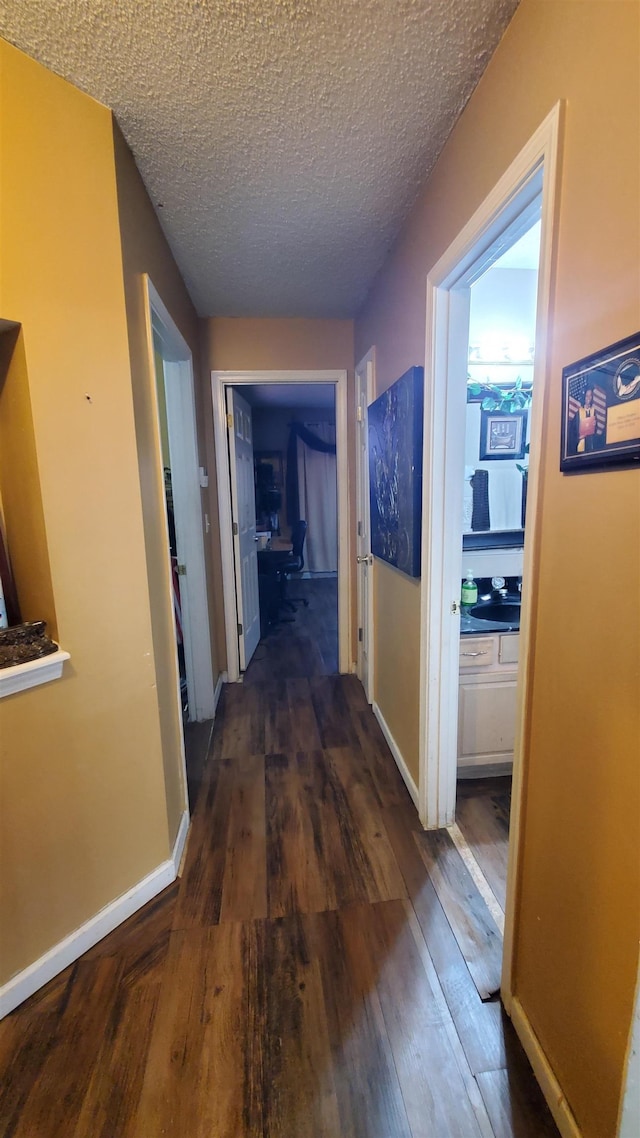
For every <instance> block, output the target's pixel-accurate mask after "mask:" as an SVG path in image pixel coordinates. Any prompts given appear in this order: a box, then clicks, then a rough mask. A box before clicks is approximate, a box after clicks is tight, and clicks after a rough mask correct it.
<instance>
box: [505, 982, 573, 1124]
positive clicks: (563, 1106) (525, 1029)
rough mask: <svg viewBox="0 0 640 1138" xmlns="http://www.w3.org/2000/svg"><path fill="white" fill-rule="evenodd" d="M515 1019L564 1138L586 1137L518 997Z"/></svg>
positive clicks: (513, 1010)
mask: <svg viewBox="0 0 640 1138" xmlns="http://www.w3.org/2000/svg"><path fill="white" fill-rule="evenodd" d="M511 1019H512V1021H513V1026H514V1028H515V1029H516V1033H517V1036H518V1039H519V1040H520V1042H521V1044H522V1046H523V1048H524V1050H525V1052H526V1055H527V1058H528V1060H529V1062H530V1063H531V1066H532V1067H533V1073H534V1075H535V1077H536V1079H537V1080H538V1083H539V1085H540V1089H541V1091H542V1093H543V1095H544V1097H545V1100H546V1102H547V1105H548V1107H549V1110H550V1111H551V1113H552V1115H553V1119H554V1122H555V1124H556V1126H557V1127H558V1130H559V1131H560V1134H561V1135H562V1138H582V1131H581V1130H580V1128H579V1126H578V1123H577V1122H576V1120H575V1118H574V1116H573V1113H572V1111H571V1108H570V1106H569V1104H568V1102H567V1100H566V1098H565V1097H564V1094H563V1093H562V1088H561V1086H560V1084H559V1082H558V1080H557V1079H556V1077H555V1075H554V1073H553V1070H552V1069H551V1064H550V1063H549V1060H548V1059H547V1056H546V1055H545V1053H544V1051H543V1050H542V1047H541V1045H540V1041H539V1039H538V1037H537V1035H536V1033H535V1032H534V1030H533V1028H532V1026H531V1024H530V1022H529V1019H528V1016H527V1013H526V1012H525V1011H524V1008H523V1007H522V1004H521V1003H520V1001H519V1000H518V999H517V997H515V996H514V997H513V999H512V1001H511Z"/></svg>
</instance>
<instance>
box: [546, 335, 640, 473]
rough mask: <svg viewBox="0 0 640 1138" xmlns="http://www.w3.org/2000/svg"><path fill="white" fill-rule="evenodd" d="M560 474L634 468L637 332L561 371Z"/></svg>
mask: <svg viewBox="0 0 640 1138" xmlns="http://www.w3.org/2000/svg"><path fill="white" fill-rule="evenodd" d="M561 447H562V449H561V454H560V469H561V470H562V471H563V472H564V473H568V472H569V471H572V470H578V471H579V470H595V469H603V468H606V467H608V466H620V465H625V466H629V465H632V464H634V463H640V332H638V333H636V335H635V336H628V337H627V339H626V340H620V341H619V342H618V343H617V344H612V345H611V346H610V347H609V348H605V349H604V350H603V351H601V352H595V353H594V354H593V355H591V356H587V357H586V358H585V359H583V360H578V361H577V362H576V363H574V364H570V365H569V366H568V367H565V368H563V371H562V444H561Z"/></svg>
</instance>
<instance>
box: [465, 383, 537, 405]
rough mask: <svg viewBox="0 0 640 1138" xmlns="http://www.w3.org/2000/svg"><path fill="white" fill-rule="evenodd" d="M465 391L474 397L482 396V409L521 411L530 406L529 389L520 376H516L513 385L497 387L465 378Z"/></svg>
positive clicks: (493, 384)
mask: <svg viewBox="0 0 640 1138" xmlns="http://www.w3.org/2000/svg"><path fill="white" fill-rule="evenodd" d="M467 391H468V392H469V394H470V395H474V396H475V397H476V398H477V397H478V396H482V400H481V407H482V410H483V411H508V412H512V411H523V410H525V408H527V407H530V406H531V389H530V388H529V389H527V390H525V388H524V387H523V384H522V376H518V378H517V379H516V381H515V383H514V385H513V387H511V388H506V389H505V388H504V387H498V386H497V385H496V384H495V383H478V382H477V381H476V380H472V379H471V378H468V379H467Z"/></svg>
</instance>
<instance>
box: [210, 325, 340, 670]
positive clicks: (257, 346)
mask: <svg viewBox="0 0 640 1138" xmlns="http://www.w3.org/2000/svg"><path fill="white" fill-rule="evenodd" d="M202 359H203V380H204V383H203V393H204V396H205V399H206V405H205V408H204V421H205V426H206V430H207V432H208V434H207V453H208V456H209V457H208V461H209V469H210V471H212V470H213V469H214V444H213V411H212V407H211V382H210V373H211V372H212V371H234V370H235V371H295V369H296V368H300V370H301V371H322V370H324V371H339V370H346V371H347V383H348V407H347V415H348V436H349V485H350V488H351V495H350V503H349V504H350V516H351V527H352V531H353V530H354V529H355V450H354V447H353V440H354V437H355V410H354V401H355V388H354V378H353V369H354V356H353V321H352V320H307V319H304V318H301V317H292V318H289V319H287V318H264V317H263V318H260V317H256V318H252V317H228V316H217V317H213V318H212V319H210V320H207V321H205V322H204V335H203V346H202ZM355 588H356V580H355V573H354V572H352V574H351V613H352V620H351V625H352V627H351V647H352V655H354V653H355V644H356V622H357V617H356V598H355ZM216 613H217V621H218V626H219V627H220V628H223V627H224V613H223V610H222V596H221V594H220V595H219V597H218V604H217V609H216ZM221 650H222V651H224V649H223V648H222V649H221Z"/></svg>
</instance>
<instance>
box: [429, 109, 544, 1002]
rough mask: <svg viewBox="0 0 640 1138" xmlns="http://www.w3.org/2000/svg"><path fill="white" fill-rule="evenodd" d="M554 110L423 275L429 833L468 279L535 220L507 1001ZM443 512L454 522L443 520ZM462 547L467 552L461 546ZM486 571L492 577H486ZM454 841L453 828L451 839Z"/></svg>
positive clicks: (437, 820)
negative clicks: (537, 255) (537, 229)
mask: <svg viewBox="0 0 640 1138" xmlns="http://www.w3.org/2000/svg"><path fill="white" fill-rule="evenodd" d="M559 129H560V105H559V104H558V105H557V106H556V107H555V108H554V109H553V111H552V112H551V113H550V114H549V115H548V116H547V118H546V119H545V121H544V122H543V123H542V124H541V126H540V127H539V129H538V130H537V131H536V133H535V135H534V136H533V137H532V138H531V140H530V141H529V143H528V144H527V145H526V146H525V147H524V149H523V150H522V151H521V153H520V154H519V155H518V157H517V158H516V159H515V161H514V162H513V163H512V165H511V166H510V167H509V169H508V170H507V171H506V173H505V174H504V176H503V177H502V179H501V180H500V182H499V183H498V184H497V186H496V187H495V188H494V190H493V191H492V193H491V194H490V195H489V197H488V198H487V199H486V200H485V202H484V203H483V204H482V206H481V207H480V208H479V209H478V211H477V212H476V214H475V215H474V216H473V217H472V218H471V220H470V221H469V223H468V224H467V226H466V227H465V228H464V230H463V231H462V232H461V234H460V235H459V237H458V238H457V239H456V241H454V243H453V244H452V245H451V247H450V248H449V249H448V250H447V252H446V253H445V254H444V256H443V257H442V258H441V260H440V261H439V262H438V263H437V264H436V265H435V266H434V268H433V269H432V271H431V272H430V274H429V276H428V281H427V361H426V362H427V376H428V378H429V380H430V382H427V385H426V393H425V394H426V399H425V431H424V501H423V566H424V573H423V578H422V583H421V630H422V635H421V708H420V715H421V727H420V785H419V799H420V818H421V821H422V823H423V825H425V827H426V828H428V829H437V828H440V827H443V826H445V827H451V826H453V824H454V822H455V807H456V783H457V759H458V710H459V678H460V620H461V604H460V602H461V581H462V573H463V569H466V565H463V560H462V543H461V540H460V534H461V522H460V519H462V517H463V510H464V444H465V438H464V436H465V429H466V406H467V377H468V374H469V372H468V364H469V357H468V344H469V312H470V290H471V286H472V285H473V283H474V281H477V280H479V278H480V277H482V275H483V274H484V272H485V271H486V270H487V269H488V268H489V267H490V266H491V265H492V264H494V263H495V262H496V261H497V260H498V259H499V257H500V255H501V254H502V253H504V252H505V251H506V250H507V249H508V248H510V247H511V246H512V245H514V244H515V243H516V241H517V240H518V239H519V238H520V237H521V236H522V235H523V234H524V233H526V232H527V230H529V229H531V227H532V225H533V224H534V222H535V221H536V220H537V219H538V218H540V222H541V243H540V272H539V279H538V293H537V323H536V341H535V353H534V367H533V376H534V383H533V394H532V399H531V406H530V437H531V453H530V457H531V462H530V466H529V473H528V487H527V527H526V535H525V540H524V556H523V566H522V577H523V580H524V582H525V587H524V591H523V593H522V608H521V618H520V628H519V649H520V665H519V668H518V676H517V683H516V709H515V742H514V752H513V754H514V759H513V785H512V805H511V840H510V843H509V864H508V873H507V895H506V911H505V936H504V953H503V976H502V993H503V1000H504V1002H505V1006H506V1007H507V1010H509V1009H510V1003H511V955H512V943H513V911H514V906H513V899H514V890H515V882H516V877H517V855H518V846H519V841H518V829H519V822H520V800H521V787H522V763H523V755H522V749H523V740H525V739H526V736H527V732H526V726H527V724H526V710H527V701H526V699H525V693H526V691H527V686H528V681H529V660H530V643H531V635H532V628H531V615H530V614H531V611H532V609H534V608H535V593H536V584H537V583H536V580H535V577H534V564H535V559H534V550H535V548H536V546H537V542H538V530H539V525H540V518H539V515H538V511H537V502H538V497H539V477H540V475H539V456H540V451H541V438H542V422H543V405H544V401H545V392H546V384H547V374H546V340H547V319H548V312H549V308H550V291H551V284H550V281H551V252H552V235H553V228H554V225H553V222H554V208H555V207H554V203H555V199H556V183H557V171H558V162H557V155H558V139H559ZM451 519H456V520H455V521H454V522H453V523H451ZM465 553H466V551H465ZM491 575H493V574H491ZM452 836H453V835H452Z"/></svg>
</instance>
